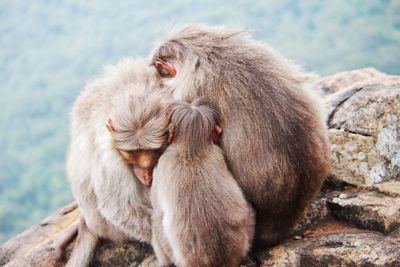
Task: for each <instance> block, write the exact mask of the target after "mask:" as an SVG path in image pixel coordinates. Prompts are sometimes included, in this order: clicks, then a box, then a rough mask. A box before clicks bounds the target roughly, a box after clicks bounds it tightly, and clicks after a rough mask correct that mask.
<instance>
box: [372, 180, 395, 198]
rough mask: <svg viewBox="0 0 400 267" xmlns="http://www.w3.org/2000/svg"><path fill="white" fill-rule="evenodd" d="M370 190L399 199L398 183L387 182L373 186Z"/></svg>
mask: <svg viewBox="0 0 400 267" xmlns="http://www.w3.org/2000/svg"><path fill="white" fill-rule="evenodd" d="M372 188H373V189H376V190H377V191H378V192H380V193H382V194H385V195H388V196H392V197H400V181H389V182H385V183H381V184H376V185H373V186H372Z"/></svg>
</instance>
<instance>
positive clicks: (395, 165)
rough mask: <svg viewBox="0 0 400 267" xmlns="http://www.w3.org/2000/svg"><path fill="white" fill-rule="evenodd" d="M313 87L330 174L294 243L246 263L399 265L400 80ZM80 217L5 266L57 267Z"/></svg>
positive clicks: (125, 257) (99, 260)
mask: <svg viewBox="0 0 400 267" xmlns="http://www.w3.org/2000/svg"><path fill="white" fill-rule="evenodd" d="M313 87H315V90H320V91H321V92H322V93H323V94H324V100H325V104H326V106H327V109H328V117H327V122H328V125H329V136H330V139H331V143H332V148H331V158H332V172H331V177H329V178H328V179H327V180H326V182H325V184H324V186H323V188H322V190H321V192H320V193H319V194H318V196H317V198H316V199H315V201H314V202H313V203H312V204H311V205H310V207H309V209H308V210H307V212H306V213H305V214H304V217H303V218H302V220H301V221H300V222H299V223H298V225H297V226H296V227H295V229H294V231H293V235H292V238H290V239H288V240H286V241H284V242H283V243H282V244H280V245H278V246H275V247H273V248H270V249H268V250H265V251H262V252H260V253H257V255H255V256H254V257H251V258H249V259H246V260H244V261H243V263H242V266H307V267H309V266H400V141H399V136H400V130H399V129H400V127H399V125H400V77H399V76H389V75H386V74H383V73H380V72H378V71H376V70H375V69H371V68H368V69H361V70H356V71H349V72H342V73H338V74H336V75H333V76H329V77H323V78H321V79H319V80H318V81H317V82H316V83H315V84H314V85H313ZM78 219H79V210H78V209H77V207H76V205H75V204H70V205H68V206H66V207H64V208H63V209H61V210H60V211H58V212H57V213H55V214H54V215H52V216H50V217H49V218H47V219H46V220H44V221H43V222H42V223H41V224H39V225H36V226H33V227H32V228H30V229H28V230H26V231H25V232H23V233H21V234H20V235H18V236H16V237H14V238H13V239H11V240H9V241H8V242H6V243H5V244H3V245H2V246H1V247H0V266H7V267H11V266H57V264H56V263H55V262H54V253H55V244H56V243H57V241H58V240H59V239H60V238H61V237H62V235H63V234H64V233H65V232H66V231H67V230H68V229H69V227H71V226H72V225H73V224H75V223H76V222H77V221H78ZM71 249H72V245H71V246H70V247H69V248H68V251H69V252H70V251H71ZM58 265H60V264H58ZM91 266H143V267H144V266H156V262H155V257H154V255H153V252H152V249H151V247H150V246H148V245H145V244H140V243H135V242H132V243H124V244H114V243H110V242H108V241H105V240H104V241H103V242H101V244H99V247H98V249H97V251H96V254H95V256H94V259H93V261H92V263H91Z"/></svg>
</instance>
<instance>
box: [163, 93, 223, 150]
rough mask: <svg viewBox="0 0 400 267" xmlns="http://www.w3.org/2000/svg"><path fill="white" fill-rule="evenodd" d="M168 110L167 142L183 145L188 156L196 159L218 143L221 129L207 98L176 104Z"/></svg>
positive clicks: (216, 114) (215, 113)
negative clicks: (210, 146)
mask: <svg viewBox="0 0 400 267" xmlns="http://www.w3.org/2000/svg"><path fill="white" fill-rule="evenodd" d="M168 109H169V110H168V113H169V117H170V118H169V121H170V124H169V126H168V132H169V134H168V142H169V143H172V142H173V143H175V144H181V145H183V147H184V148H185V150H186V151H187V152H188V155H191V156H193V157H196V156H198V155H200V154H201V153H202V152H204V151H205V150H206V148H207V147H208V146H209V145H211V144H212V143H217V142H218V141H219V137H220V134H221V132H222V129H221V127H220V126H219V116H218V112H217V111H216V110H215V109H214V108H213V107H212V105H211V103H210V102H209V101H208V100H207V98H205V97H201V98H197V99H195V100H193V101H192V102H191V103H187V102H183V101H181V102H176V103H174V104H171V105H170V106H169V108H168Z"/></svg>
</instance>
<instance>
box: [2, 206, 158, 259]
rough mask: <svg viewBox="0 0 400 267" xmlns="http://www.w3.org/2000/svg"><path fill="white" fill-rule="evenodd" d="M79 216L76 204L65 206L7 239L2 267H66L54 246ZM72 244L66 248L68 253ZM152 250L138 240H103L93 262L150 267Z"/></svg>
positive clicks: (3, 249) (3, 250) (3, 246)
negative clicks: (119, 242)
mask: <svg viewBox="0 0 400 267" xmlns="http://www.w3.org/2000/svg"><path fill="white" fill-rule="evenodd" d="M78 219H79V210H78V208H77V206H76V204H75V203H73V204H71V205H68V206H66V207H65V208H63V209H61V210H60V211H59V212H57V213H56V214H54V215H52V216H50V217H49V218H47V219H45V220H44V221H43V222H42V223H40V224H38V225H36V226H33V227H31V228H30V229H28V230H26V231H25V232H23V233H22V234H20V235H18V236H16V237H14V238H13V239H11V240H9V241H7V242H6V243H5V244H3V245H2V246H1V247H0V266H4V267H20V266H43V267H44V266H46V267H47V266H64V264H62V263H58V262H56V261H55V258H54V256H55V247H56V244H57V243H58V241H59V240H60V238H61V237H62V236H63V233H64V232H65V231H67V230H68V228H69V227H71V226H72V225H73V224H74V223H77V221H78ZM72 247H73V244H71V245H70V246H69V248H68V250H67V256H69V254H70V251H71V249H72ZM152 255H153V253H152V249H151V247H150V246H149V245H144V244H141V243H139V242H129V243H124V244H114V243H111V242H107V241H103V242H101V243H100V244H99V246H98V247H97V249H96V253H95V255H94V258H93V260H92V262H91V264H90V266H92V267H96V266H127V267H128V266H143V267H150V266H155V262H154V261H153V265H151V263H152V261H151V260H149V259H151V257H152Z"/></svg>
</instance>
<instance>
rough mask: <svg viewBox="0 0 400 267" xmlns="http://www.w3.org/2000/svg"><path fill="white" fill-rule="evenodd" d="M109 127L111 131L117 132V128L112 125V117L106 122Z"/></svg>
mask: <svg viewBox="0 0 400 267" xmlns="http://www.w3.org/2000/svg"><path fill="white" fill-rule="evenodd" d="M106 127H107V129H108V130H109V131H110V133H115V129H114V127H113V125H112V121H111V119H108V122H107V124H106Z"/></svg>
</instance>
